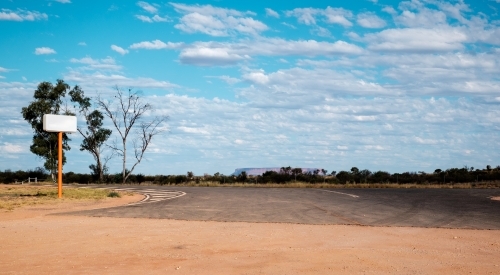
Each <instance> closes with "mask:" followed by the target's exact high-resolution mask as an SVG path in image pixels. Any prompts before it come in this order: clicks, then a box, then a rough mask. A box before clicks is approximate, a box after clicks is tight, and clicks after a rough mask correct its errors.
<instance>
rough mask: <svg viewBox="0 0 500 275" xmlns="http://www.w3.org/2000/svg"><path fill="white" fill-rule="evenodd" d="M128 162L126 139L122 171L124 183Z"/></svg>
mask: <svg viewBox="0 0 500 275" xmlns="http://www.w3.org/2000/svg"><path fill="white" fill-rule="evenodd" d="M126 163H127V147H126V141H125V139H124V140H123V171H122V177H123V178H122V180H123V184H125V180H126V178H125V170H126V169H125V167H126Z"/></svg>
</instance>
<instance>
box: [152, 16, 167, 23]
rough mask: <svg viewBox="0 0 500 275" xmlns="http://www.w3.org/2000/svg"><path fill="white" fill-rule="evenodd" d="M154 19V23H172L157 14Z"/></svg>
mask: <svg viewBox="0 0 500 275" xmlns="http://www.w3.org/2000/svg"><path fill="white" fill-rule="evenodd" d="M152 19H153V21H154V22H168V21H170V20H169V18H168V17H161V16H159V15H158V14H155V16H153V18H152Z"/></svg>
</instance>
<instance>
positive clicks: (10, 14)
mask: <svg viewBox="0 0 500 275" xmlns="http://www.w3.org/2000/svg"><path fill="white" fill-rule="evenodd" d="M48 18H49V17H48V16H47V14H45V13H40V12H38V11H27V10H23V9H18V10H17V11H12V10H9V9H2V11H1V12H0V20H6V21H37V20H47V19H48Z"/></svg>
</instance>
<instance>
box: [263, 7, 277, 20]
mask: <svg viewBox="0 0 500 275" xmlns="http://www.w3.org/2000/svg"><path fill="white" fill-rule="evenodd" d="M266 15H267V16H270V17H274V18H280V15H279V14H278V13H277V12H276V11H274V10H272V9H270V8H266Z"/></svg>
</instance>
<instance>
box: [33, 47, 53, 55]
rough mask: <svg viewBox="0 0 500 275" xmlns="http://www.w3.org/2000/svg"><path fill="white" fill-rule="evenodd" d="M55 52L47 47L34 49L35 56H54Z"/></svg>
mask: <svg viewBox="0 0 500 275" xmlns="http://www.w3.org/2000/svg"><path fill="white" fill-rule="evenodd" d="M55 53H56V51H55V50H54V49H51V48H49V47H41V48H36V49H35V54H36V55H42V54H55Z"/></svg>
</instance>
